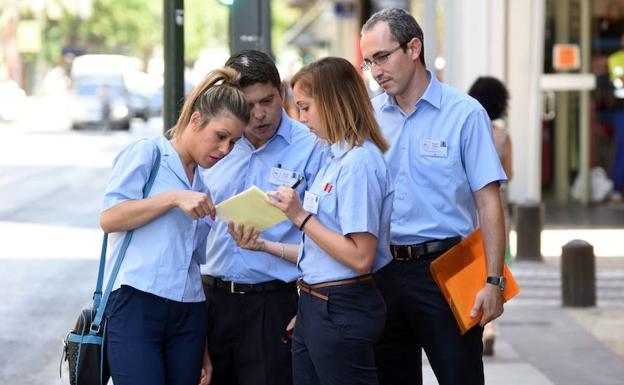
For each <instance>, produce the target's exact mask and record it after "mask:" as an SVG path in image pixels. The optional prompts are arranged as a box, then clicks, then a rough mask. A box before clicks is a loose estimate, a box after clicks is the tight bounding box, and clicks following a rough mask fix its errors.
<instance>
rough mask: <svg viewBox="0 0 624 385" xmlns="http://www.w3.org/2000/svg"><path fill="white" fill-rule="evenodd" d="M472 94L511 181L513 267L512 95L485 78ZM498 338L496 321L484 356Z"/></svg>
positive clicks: (503, 188)
mask: <svg viewBox="0 0 624 385" xmlns="http://www.w3.org/2000/svg"><path fill="white" fill-rule="evenodd" d="M468 94H469V95H470V96H472V97H473V98H475V99H477V101H478V102H479V103H481V105H482V106H483V108H485V111H486V112H487V114H488V116H489V117H490V121H491V122H492V132H493V135H494V143H495V145H496V152H498V157H499V158H500V161H501V164H502V166H503V169H504V170H505V174H507V181H505V182H501V184H500V192H501V202H502V204H503V208H504V214H505V230H506V234H507V241H506V244H505V263H507V264H508V265H510V264H511V261H512V259H511V251H510V250H509V204H508V201H507V184H508V183H509V182H510V181H511V178H512V177H513V170H512V153H511V139H510V137H509V133H508V132H507V130H506V129H505V126H504V122H503V121H502V119H503V118H504V117H505V116H506V115H507V105H508V101H509V92H507V88H506V87H505V85H504V84H503V83H502V82H501V81H500V80H498V79H496V78H493V77H489V76H484V77H480V78H478V79H477V80H476V81H475V82H474V83H473V85H472V86H471V87H470V90H469V91H468ZM495 339H496V328H495V324H494V321H492V322H489V323H487V324H486V325H485V328H484V329H483V354H484V355H486V356H492V355H494V340H495Z"/></svg>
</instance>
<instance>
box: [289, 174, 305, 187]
mask: <svg viewBox="0 0 624 385" xmlns="http://www.w3.org/2000/svg"><path fill="white" fill-rule="evenodd" d="M301 182H303V175H301V176H300V177H299V178H297V181H296V182H295V184H293V185H292V186H290V188H291V189H293V190H294V189H296V188H297V186H299V183H301Z"/></svg>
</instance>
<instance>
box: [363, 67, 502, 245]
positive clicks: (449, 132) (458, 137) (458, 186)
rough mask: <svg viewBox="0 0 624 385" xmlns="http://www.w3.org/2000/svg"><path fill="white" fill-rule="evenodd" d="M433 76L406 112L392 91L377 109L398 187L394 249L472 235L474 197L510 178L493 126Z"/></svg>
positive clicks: (471, 103)
mask: <svg viewBox="0 0 624 385" xmlns="http://www.w3.org/2000/svg"><path fill="white" fill-rule="evenodd" d="M428 75H429V79H430V82H429V86H428V87H427V89H426V91H425V93H424V94H423V96H422V97H421V98H420V99H419V100H418V102H417V103H416V107H415V110H414V111H413V112H412V113H411V114H410V115H406V114H405V113H404V112H403V110H402V109H401V108H400V107H399V106H398V104H397V103H396V101H395V99H394V98H393V97H391V96H389V95H387V94H385V93H384V94H381V95H379V96H377V97H375V98H373V100H372V103H373V108H374V110H375V115H376V118H377V122H378V123H379V125H380V127H381V129H382V131H383V133H384V135H385V137H386V139H387V140H388V141H389V142H390V150H389V151H387V152H386V153H385V158H386V161H387V163H388V168H389V169H390V173H391V174H392V179H393V180H394V183H395V185H394V186H395V187H394V189H395V192H394V208H393V211H392V241H391V243H392V244H396V245H411V244H418V243H421V242H425V241H429V240H433V239H443V238H448V237H453V236H458V235H459V236H462V237H465V236H466V235H468V234H470V233H471V232H472V231H474V230H475V228H476V227H477V222H478V218H477V209H476V205H475V201H474V197H473V192H474V191H477V190H480V189H481V188H483V187H485V186H486V185H487V184H488V183H491V182H494V181H503V180H506V179H507V178H506V176H505V172H504V171H503V168H502V166H501V163H500V160H499V158H498V155H497V153H496V148H495V146H494V140H493V136H492V129H491V123H490V120H489V118H488V115H487V113H486V112H485V110H484V109H483V107H481V105H480V104H479V103H478V102H477V101H476V100H475V99H473V98H471V97H470V96H468V95H466V94H463V93H461V92H459V91H457V90H455V89H453V88H451V87H449V86H447V85H445V84H442V83H440V82H439V81H438V80H437V79H436V77H435V76H431V73H430V72H429V73H428Z"/></svg>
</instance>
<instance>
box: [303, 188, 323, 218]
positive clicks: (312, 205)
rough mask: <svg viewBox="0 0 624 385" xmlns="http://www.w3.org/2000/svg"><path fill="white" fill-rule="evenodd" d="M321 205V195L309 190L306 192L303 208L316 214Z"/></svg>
mask: <svg viewBox="0 0 624 385" xmlns="http://www.w3.org/2000/svg"><path fill="white" fill-rule="evenodd" d="M318 206H319V196H318V195H316V194H312V193H311V192H309V191H306V192H305V195H304V197H303V209H304V210H305V211H307V212H309V213H310V214H315V215H316V213H317V212H318Z"/></svg>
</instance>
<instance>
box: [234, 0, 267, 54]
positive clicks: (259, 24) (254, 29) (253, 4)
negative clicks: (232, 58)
mask: <svg viewBox="0 0 624 385" xmlns="http://www.w3.org/2000/svg"><path fill="white" fill-rule="evenodd" d="M243 49H256V50H259V51H262V52H264V53H266V54H268V55H270V56H273V52H272V50H271V1H270V0H257V1H234V3H233V4H232V5H231V8H230V53H231V54H234V53H236V52H239V51H241V50H243Z"/></svg>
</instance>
